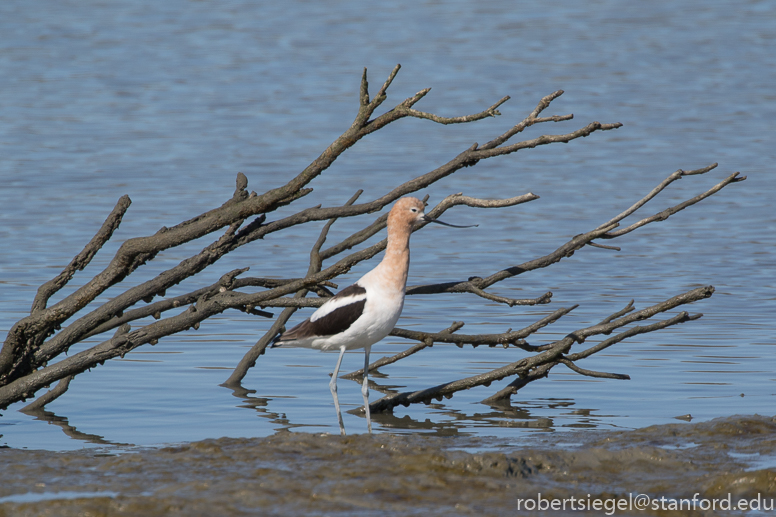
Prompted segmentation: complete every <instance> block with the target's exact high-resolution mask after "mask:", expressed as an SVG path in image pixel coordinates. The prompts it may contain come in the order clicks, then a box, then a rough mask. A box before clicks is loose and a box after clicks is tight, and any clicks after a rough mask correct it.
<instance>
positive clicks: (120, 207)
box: [30, 195, 132, 313]
mask: <svg viewBox="0 0 776 517" xmlns="http://www.w3.org/2000/svg"><path fill="white" fill-rule="evenodd" d="M130 204H132V200H130V199H129V196H126V195H125V196H121V198H120V199H119V200H118V202H117V203H116V206H115V207H114V208H113V211H112V212H111V213H110V215H109V216H108V218H107V219H106V220H105V222H104V223H102V226H101V227H100V230H99V231H98V232H97V234H96V235H95V236H94V237H93V238H92V240H91V241H89V244H87V245H86V246H85V247H84V249H83V250H82V251H81V253H79V254H78V255H76V257H75V258H74V259H73V260H72V261H71V262H70V264H68V265H67V267H65V269H64V270H63V271H62V272H61V273H60V274H59V275H57V277H56V278H53V279H51V280H49V281H48V282H46V283H45V284H43V285H42V286H40V288H38V294H37V295H36V296H35V301H34V302H32V309H31V310H30V313H34V312H37V311H40V310H43V309H45V308H46V303H47V302H48V300H49V298H51V296H52V295H53V294H54V293H56V292H57V291H59V290H60V289H62V288H63V287H64V286H65V285H66V284H67V283H68V282H69V281H70V279H71V278H73V275H74V274H75V272H76V271H82V270H83V269H84V268H85V267H86V266H87V265H88V264H89V262H91V260H92V258H94V256H95V255H96V254H97V252H98V251H99V250H100V248H102V246H103V245H104V244H105V243H106V242H108V240H109V239H110V238H111V236H112V235H113V232H114V231H115V230H116V228H118V227H119V225H120V224H121V219H122V218H123V217H124V214H125V213H126V211H127V209H128V208H129V205H130Z"/></svg>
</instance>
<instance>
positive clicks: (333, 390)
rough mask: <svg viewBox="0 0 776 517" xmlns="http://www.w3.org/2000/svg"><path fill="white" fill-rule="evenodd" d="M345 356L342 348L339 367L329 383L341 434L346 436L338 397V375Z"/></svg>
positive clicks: (338, 361)
mask: <svg viewBox="0 0 776 517" xmlns="http://www.w3.org/2000/svg"><path fill="white" fill-rule="evenodd" d="M344 355H345V347H344V346H343V347H341V348H340V355H339V359H337V366H335V367H334V373H332V374H331V381H329V389H330V390H331V396H332V397H334V408H335V409H336V410H337V420H339V426H340V434H342V435H344V434H345V424H344V423H343V422H342V412H341V411H340V406H339V397H337V375H339V369H340V365H341V364H342V357H343V356H344Z"/></svg>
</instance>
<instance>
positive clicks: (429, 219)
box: [423, 215, 479, 228]
mask: <svg viewBox="0 0 776 517" xmlns="http://www.w3.org/2000/svg"><path fill="white" fill-rule="evenodd" d="M423 222H425V223H437V224H443V225H445V226H451V227H453V228H474V227H475V226H479V225H478V224H472V225H469V226H459V225H457V224H450V223H445V222H443V221H440V220H439V219H432V218H430V217H429V216H427V215H424V216H423Z"/></svg>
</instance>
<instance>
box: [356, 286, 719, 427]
mask: <svg viewBox="0 0 776 517" xmlns="http://www.w3.org/2000/svg"><path fill="white" fill-rule="evenodd" d="M713 292H714V288H713V287H712V286H708V287H700V288H697V289H693V290H692V291H688V292H686V293H683V294H680V295H678V296H674V297H673V298H670V299H668V300H666V301H664V302H661V303H658V304H656V305H653V306H651V307H647V308H645V309H642V310H640V311H637V312H635V313H633V314H630V315H628V316H624V317H621V318H618V319H615V320H613V321H610V322H608V323H601V324H598V325H593V326H591V327H586V328H583V329H579V330H576V331H574V332H572V333H570V334H568V335H567V336H566V337H564V338H563V339H561V340H558V341H555V342H553V343H550V344H548V345H544V346H541V347H537V348H536V350H542V351H541V352H540V353H538V354H536V355H534V356H532V357H529V358H524V359H520V360H519V361H516V362H514V363H511V364H509V365H506V366H502V367H501V368H497V369H495V370H492V371H490V372H487V373H482V374H479V375H475V376H473V377H467V378H465V379H460V380H457V381H453V382H448V383H445V384H440V385H438V386H434V387H433V388H428V389H425V390H420V391H415V392H403V393H396V394H391V395H388V396H385V397H383V398H381V399H380V400H377V401H376V402H373V403H372V404H370V406H369V407H370V410H371V411H373V412H378V411H390V410H392V409H393V408H394V407H396V406H398V405H404V406H407V405H409V404H414V403H418V402H423V403H429V402H430V401H431V400H432V399H434V398H436V399H437V400H441V399H442V397H447V398H449V397H451V396H452V395H453V394H454V393H455V392H457V391H461V390H468V389H470V388H473V387H475V386H482V385H484V386H489V385H490V384H491V383H492V382H495V381H498V380H501V379H504V378H505V377H510V376H513V375H517V376H519V377H520V378H521V379H520V380H519V381H517V382H516V383H515V386H508V387H507V388H504V389H503V390H501V392H499V393H497V394H496V395H495V396H493V397H489V398H488V399H486V401H487V403H493V402H496V401H497V400H501V399H504V398H508V397H509V396H510V395H512V394H514V393H515V392H516V390H517V386H518V385H519V386H524V385H525V384H527V382H530V381H532V380H535V379H538V378H541V377H544V376H546V375H547V372H548V371H549V369H550V368H552V367H553V366H554V365H556V364H559V363H561V362H562V361H564V360H565V361H570V362H573V361H574V360H576V359H579V358H582V357H587V356H586V355H584V356H583V355H579V356H578V355H577V354H575V355H568V356H564V354H566V353H567V352H568V350H569V348H570V347H571V346H572V345H573V344H574V343H575V342H576V343H582V342H584V341H585V339H587V338H588V337H590V336H593V335H596V334H608V333H610V332H612V331H613V330H616V329H617V328H620V327H622V326H624V325H627V324H629V323H632V322H634V321H638V320H643V319H646V318H650V317H652V316H654V315H655V314H658V313H660V312H665V311H667V310H670V309H672V308H674V307H676V306H678V305H682V304H686V303H692V302H694V301H697V300H700V299H703V298H708V297H709V296H711V295H712V293H713ZM695 318H696V317H688V316H687V313H682V314H680V315H678V316H676V317H674V318H671V319H670V320H666V321H664V322H659V323H656V324H653V325H649V326H644V327H635V328H634V329H631V330H629V331H626V332H623V333H622V334H623V337H622V338H621V339H624V338H625V337H629V336H631V335H635V334H641V333H644V332H652V331H654V330H658V329H661V328H665V327H667V326H670V325H675V324H677V323H682V322H684V321H688V320H690V319H695ZM616 337H617V336H615V338H616ZM613 339H614V338H613ZM621 339H620V340H621ZM607 346H608V345H607ZM595 348H596V347H592V348H591V349H590V350H592V349H595ZM590 353H594V352H590ZM583 354H584V352H583ZM574 366H575V367H576V365H574ZM577 368H578V367H577ZM534 369H536V371H535V372H534V373H533V374H531V371H532V370H534ZM580 370H582V371H584V372H588V370H583V369H580ZM592 373H598V372H592ZM601 375H606V374H601ZM613 375H614V374H613Z"/></svg>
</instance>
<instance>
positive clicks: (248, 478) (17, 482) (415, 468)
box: [0, 416, 776, 517]
mask: <svg viewBox="0 0 776 517" xmlns="http://www.w3.org/2000/svg"><path fill="white" fill-rule="evenodd" d="M774 436H776V417H760V416H750V417H730V418H726V419H717V420H713V421H711V422H706V423H701V424H689V425H685V424H672V425H664V426H653V427H649V428H645V429H641V430H638V431H625V432H602V431H589V432H581V431H577V432H575V433H570V434H569V435H567V436H561V435H544V436H542V437H541V438H538V437H534V438H533V439H529V440H527V442H526V443H523V444H519V445H518V444H517V443H515V441H512V440H505V439H496V438H479V437H436V436H428V435H422V434H413V435H410V436H399V435H392V434H387V433H385V434H378V435H358V436H348V437H342V436H334V435H326V434H318V433H277V434H275V435H273V436H270V437H265V438H240V439H236V438H220V439H211V440H205V441H202V442H196V443H191V444H186V445H182V446H175V447H167V448H163V449H151V450H138V451H135V452H134V453H125V454H116V451H111V452H110V453H107V454H106V453H100V452H98V450H96V449H86V450H81V451H70V452H63V453H53V452H48V451H21V450H14V449H7V450H0V459H2V460H3V461H4V462H6V464H11V463H12V464H14V465H15V468H13V469H8V470H5V471H4V472H3V475H2V480H3V483H2V485H0V515H1V516H5V515H14V516H27V515H58V516H63V517H64V516H69V515H85V514H88V515H94V516H101V515H148V516H152V515H187V516H190V515H223V516H240V515H255V512H256V511H257V510H260V511H261V514H262V515H332V514H336V515H374V516H382V515H536V513H535V512H531V511H530V510H531V509H535V508H536V507H537V505H539V504H551V503H540V502H539V501H540V500H545V501H553V500H556V501H558V503H557V505H558V506H559V507H560V505H561V504H566V505H567V506H566V511H557V512H552V513H553V514H556V513H557V514H558V515H612V514H613V513H614V512H611V511H608V510H609V509H610V508H612V509H613V508H615V507H614V506H613V505H614V504H617V505H620V506H617V508H618V510H619V511H617V512H616V513H617V515H728V514H732V515H740V514H741V513H740V512H738V511H736V512H732V513H729V512H720V511H714V512H704V511H701V510H703V509H707V507H710V505H712V504H717V505H720V506H718V507H717V508H726V507H725V506H722V505H724V504H727V502H728V501H729V502H730V504H731V505H740V504H741V501H742V500H743V501H746V504H749V505H751V502H752V501H755V502H757V501H759V502H758V503H757V504H759V505H761V506H759V507H758V508H759V510H760V511H758V512H750V513H748V514H749V515H768V514H772V513H771V512H769V511H766V510H767V509H771V510H772V509H773V508H774V506H773V505H774V502H776V501H775V500H774V494H776V440H774V438H773V437H774ZM559 438H563V439H566V440H572V441H574V442H577V443H575V444H573V445H572V444H568V443H563V442H561V441H560V440H559ZM470 450H474V451H477V452H474V453H472V452H468V451H470ZM483 451H487V452H483ZM763 458H767V462H764V461H760V460H761V459H763ZM343 459H345V460H346V461H343ZM758 461H759V462H760V464H757V462H758ZM637 497H640V498H641V500H642V501H643V500H644V498H648V499H647V500H648V501H649V504H648V505H647V507H646V508H644V509H641V508H639V507H637V506H635V504H636V503H634V502H633V501H634V500H635V498H637ZM571 498H575V500H576V502H574V503H572V502H571ZM661 498H663V499H661ZM693 499H695V502H694V503H693ZM564 500H565V501H566V503H562V502H563V501H564ZM596 500H598V501H599V502H598V503H595V502H594V501H596ZM682 500H683V501H684V502H683V503H682V504H685V506H684V510H688V509H695V510H697V511H684V512H678V511H677V512H671V511H670V509H671V504H672V503H671V501H674V503H673V504H679V502H680V501H682ZM595 504H599V505H600V506H599V508H600V509H602V511H595V508H596V507H595V506H593V505H595ZM692 504H694V505H695V506H691V505H692ZM572 505H574V506H572ZM628 505H629V506H628ZM653 505H657V506H656V507H653ZM731 507H732V506H731ZM526 508H527V510H528V511H526ZM666 508H667V509H668V510H669V511H665V509H666Z"/></svg>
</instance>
